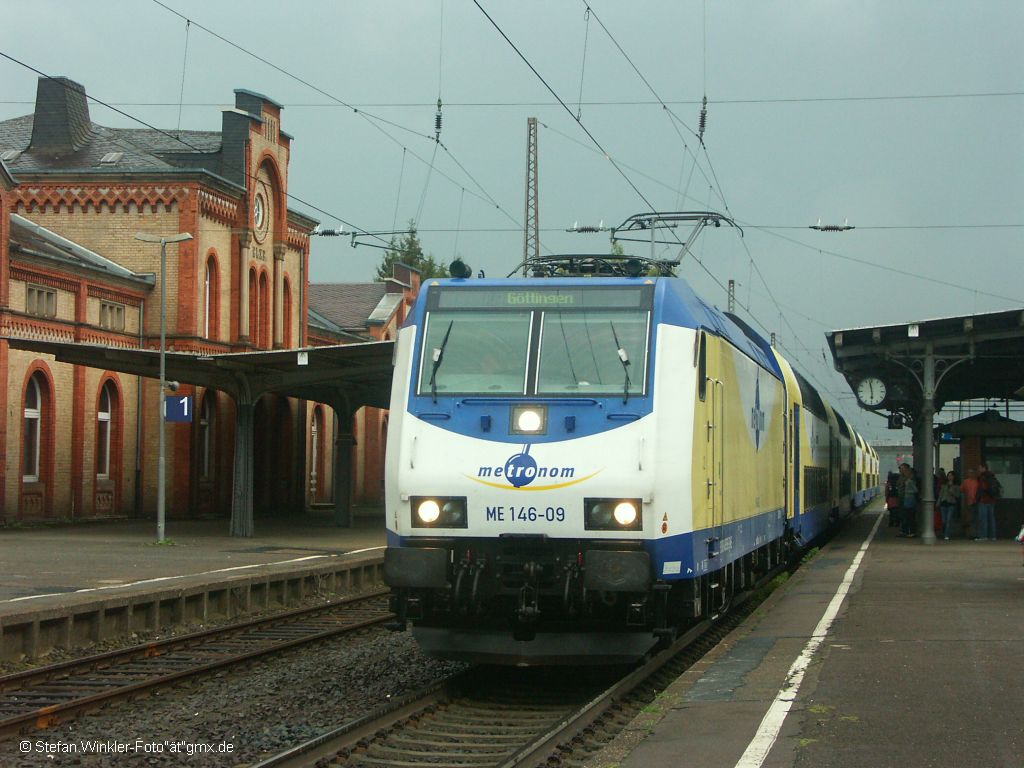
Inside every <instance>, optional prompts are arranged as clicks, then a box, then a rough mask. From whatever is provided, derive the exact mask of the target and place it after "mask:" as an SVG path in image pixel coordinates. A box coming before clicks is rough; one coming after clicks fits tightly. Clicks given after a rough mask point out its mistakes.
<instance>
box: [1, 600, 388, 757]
mask: <svg viewBox="0 0 1024 768" xmlns="http://www.w3.org/2000/svg"><path fill="white" fill-rule="evenodd" d="M387 594H388V590H386V589H384V590H376V591H374V592H369V593H364V594H361V595H357V596H352V597H346V598H343V599H341V600H336V601H333V602H330V603H325V604H323V605H318V606H315V607H312V608H301V609H297V610H292V611H287V612H285V613H280V614H277V615H274V616H269V617H263V618H259V619H254V620H249V621H245V622H240V623H237V624H230V625H227V626H223V627H218V628H215V629H210V630H205V631H202V632H195V633H192V634H188V635H182V636H179V637H174V638H168V639H167V640H162V641H159V642H155V643H146V644H143V645H137V646H133V647H131V648H127V649H123V650H118V651H111V652H108V653H102V654H97V655H93V656H87V657H84V658H81V659H75V660H72V661H66V662H61V663H59V664H53V665H50V666H46V667H40V668H38V669H32V670H28V671H25V672H17V673H14V674H10V675H4V676H0V739H2V738H4V737H7V736H11V735H13V734H17V733H24V732H26V731H29V730H33V729H41V728H50V727H53V726H55V725H57V724H59V723H62V722H65V721H67V720H69V719H72V718H74V717H77V716H78V715H80V714H82V713H83V712H85V711H88V710H91V709H95V708H97V707H99V706H105V705H107V704H109V703H111V702H114V701H116V700H119V699H126V698H133V697H136V696H141V695H146V694H148V693H149V692H150V691H152V690H153V689H155V688H157V687H160V686H164V685H168V684H171V683H177V682H180V681H182V680H185V679H187V678H194V677H199V676H202V675H206V674H209V673H211V672H213V671H216V670H220V669H224V668H226V667H229V666H232V665H235V664H240V663H243V662H248V661H252V660H254V659H258V658H260V657H262V656H267V655H269V654H274V653H279V652H281V651H284V650H287V649H290V648H295V647H297V646H300V645H306V644H308V643H314V642H317V641H320V640H326V639H329V638H332V637H335V636H338V635H342V634H345V633H349V632H354V631H356V630H359V629H363V628H365V627H371V626H374V625H377V624H382V623H384V622H386V621H388V620H390V619H392V618H393V614H390V613H388V611H387V599H386V596H387Z"/></svg>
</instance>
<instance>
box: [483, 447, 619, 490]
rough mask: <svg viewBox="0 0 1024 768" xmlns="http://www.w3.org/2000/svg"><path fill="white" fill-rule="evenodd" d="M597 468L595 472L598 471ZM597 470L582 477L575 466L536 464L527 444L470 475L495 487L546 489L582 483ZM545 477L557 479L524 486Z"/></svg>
mask: <svg viewBox="0 0 1024 768" xmlns="http://www.w3.org/2000/svg"><path fill="white" fill-rule="evenodd" d="M600 471H601V470H598V471H597V472H600ZM597 472H592V473H590V474H589V475H586V476H584V477H576V467H573V466H564V465H563V466H559V465H548V466H542V465H538V463H537V460H536V459H535V458H533V456H531V455H530V454H529V446H527V448H526V450H524V451H523V452H522V453H517V454H514V455H512V456H509V458H508V459H507V460H506V461H505V463H504V464H498V465H486V464H485V465H484V466H481V467H480V468H479V469H478V470H477V473H476V477H472V476H471V477H472V479H473V480H476V481H477V482H479V483H483V484H484V485H490V486H493V487H495V488H508V487H510V486H511V487H512V488H519V489H523V490H538V491H539V490H547V489H550V488H563V487H565V486H567V485H574V484H576V483H582V482H583V481H584V480H587V479H589V478H591V477H593V476H594V475H596V474H597ZM481 478H493V479H494V480H495V481H501V480H504V482H494V481H488V480H484V479H481ZM538 479H546V480H549V481H551V480H559V481H562V482H557V483H555V484H551V483H547V484H543V485H537V486H534V487H533V488H526V486H528V485H530V484H531V483H533V481H534V480H538ZM565 481H568V482H565Z"/></svg>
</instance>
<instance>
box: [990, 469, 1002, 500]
mask: <svg viewBox="0 0 1024 768" xmlns="http://www.w3.org/2000/svg"><path fill="white" fill-rule="evenodd" d="M988 495H989V496H991V497H992V498H993V499H1001V498H1002V497H1003V484H1002V483H1000V482H999V478H997V477H996V476H995V475H990V476H989V480H988Z"/></svg>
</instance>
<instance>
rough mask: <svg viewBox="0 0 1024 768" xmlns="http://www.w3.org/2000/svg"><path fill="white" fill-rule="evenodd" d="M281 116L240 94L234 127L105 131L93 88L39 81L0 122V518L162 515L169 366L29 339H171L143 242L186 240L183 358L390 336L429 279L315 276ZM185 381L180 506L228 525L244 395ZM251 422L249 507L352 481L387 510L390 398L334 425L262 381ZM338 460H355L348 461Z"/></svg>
mask: <svg viewBox="0 0 1024 768" xmlns="http://www.w3.org/2000/svg"><path fill="white" fill-rule="evenodd" d="M281 113H282V107H281V105H280V104H277V103H275V102H274V101H272V100H271V99H268V98H267V97H265V96H261V95H259V94H257V93H253V92H250V91H246V90H236V91H235V106H234V108H232V109H226V110H224V112H223V120H222V128H221V130H220V131H184V130H183V131H173V130H168V131H161V130H152V129H137V128H133V129H124V128H107V127H104V126H101V125H97V124H96V123H93V122H92V121H91V119H90V115H89V106H88V99H87V97H86V93H85V89H84V88H83V87H82V86H81V85H79V84H77V83H75V82H73V81H71V80H68V79H66V78H41V79H40V80H39V84H38V91H37V97H36V104H35V110H34V112H33V114H30V115H25V116H23V117H17V118H14V119H11V120H5V121H2V122H0V377H2V379H3V385H2V387H0V524H11V523H15V522H19V521H34V520H59V519H75V520H78V519H88V518H109V517H153V516H154V515H155V513H156V506H157V456H158V434H159V421H158V419H159V403H160V398H161V392H160V388H159V381H158V379H157V378H152V377H147V376H143V375H137V374H135V373H126V372H125V371H126V370H129V369H126V368H125V367H123V366H120V367H119V366H113V367H112V368H111V369H110V370H106V369H104V368H103V367H94V366H93V367H86V366H84V365H74V364H71V363H67V362H61V361H59V360H58V359H57V357H59V355H58V356H55V355H54V354H47V353H45V352H40V351H38V349H36V350H33V349H31V348H26V344H25V343H24V342H23V341H22V342H19V340H34V341H37V342H47V343H49V342H53V343H63V344H67V343H79V344H91V345H103V346H104V347H107V348H109V349H110V350H112V351H111V352H109V354H111V355H113V354H115V352H114V351H127V350H135V352H131V353H129V352H124V354H135V355H138V354H146V353H143V352H141V351H142V350H157V349H158V348H159V340H160V295H161V286H160V284H159V277H160V244H159V243H156V244H154V243H152V242H143V241H140V240H139V239H137V237H136V235H137V234H139V233H143V234H149V235H155V236H158V237H172V236H174V235H176V234H178V233H185V232H187V233H190V234H191V235H192V236H193V239H192V240H190V241H186V242H181V243H172V244H168V245H167V259H166V295H167V302H166V317H167V320H166V327H167V331H166V337H167V350H168V352H169V354H176V355H178V356H179V357H180V355H182V354H190V355H194V356H195V359H196V360H197V361H198V360H204V359H205V360H212V359H214V358H215V357H216V356H219V355H225V354H228V353H243V352H258V351H261V350H266V351H268V353H269V352H270V351H274V350H277V351H286V350H289V349H295V348H303V347H304V348H310V347H317V346H320V345H323V346H325V347H326V346H327V345H339V344H344V345H348V344H350V343H358V342H367V341H373V340H388V339H391V338H393V337H394V336H395V334H396V331H397V328H398V326H400V325H401V323H402V322H403V321H404V319H405V316H406V313H407V312H408V310H409V308H410V306H411V304H412V302H413V301H414V300H415V296H416V293H417V291H418V289H419V274H418V273H416V272H415V271H413V270H410V269H408V268H402V267H397V268H396V274H395V277H394V278H393V279H392V280H390V281H387V282H383V283H380V282H378V283H368V284H355V285H352V284H345V285H310V283H309V257H310V234H311V232H312V231H313V230H314V227H315V226H316V224H317V222H316V221H315V220H313V219H311V218H309V217H307V216H305V215H303V214H301V213H298V212H296V211H292V210H289V208H288V204H287V200H288V197H287V194H288V163H289V159H290V156H291V144H292V137H291V136H289V135H288V134H287V133H285V132H284V131H282V130H281ZM38 346H39V345H38V344H37V347H38ZM345 349H350V348H349V347H346V348H345ZM149 354H151V353H149ZM292 356H294V353H293V354H292ZM232 357H237V355H233V356H232ZM245 357H248V358H249V359H250V362H251V361H252V360H256V359H258V360H262V359H263V358H261V357H259V356H252V355H249V356H245ZM300 357H301V356H300ZM190 359H191V358H190ZM168 370H170V369H168ZM169 378H171V377H170V376H169ZM182 380H183V381H185V379H184V377H183V378H182ZM176 394H178V395H191V396H192V397H193V401H192V402H193V404H194V406H193V407H194V419H193V420H192V421H191V423H168V424H167V427H166V451H167V453H166V455H167V460H166V466H167V483H166V510H167V516H168V517H170V518H175V517H178V518H181V517H200V516H225V517H226V516H227V515H228V514H229V512H230V511H231V505H232V497H233V495H234V494H235V492H236V490H237V489H236V488H234V487H233V461H234V458H233V454H234V447H235V421H236V406H235V402H234V401H233V400H232V398H231V397H228V396H227V395H226V394H225V392H223V391H219V390H218V389H216V388H213V387H205V388H204V387H201V386H193V385H189V384H185V383H183V384H182V386H181V388H180V389H179V390H178V392H177V393H176ZM252 418H253V434H254V440H253V441H252V442H253V467H252V508H253V512H254V513H255V514H256V515H261V514H263V515H268V514H269V515H275V516H283V515H289V514H298V513H301V512H303V511H305V510H308V509H310V508H312V507H315V506H317V505H320V504H330V503H332V500H334V499H336V498H337V497H338V495H339V494H342V495H344V497H345V498H346V499H347V502H350V503H353V504H356V505H360V504H363V505H369V506H373V505H379V504H381V503H382V502H383V475H382V473H383V451H384V442H385V435H386V429H387V415H386V412H385V411H383V410H381V409H378V408H370V407H362V408H359V409H358V410H355V409H353V412H352V413H348V414H345V416H344V418H342V419H340V420H339V418H338V415H337V413H336V411H335V410H334V409H332V408H331V407H330V406H329V405H326V404H323V403H320V402H316V401H313V400H304V399H300V398H296V397H289V396H286V395H282V394H276V393H268V394H264V395H263V396H262V397H260V398H259V399H258V400H257V401H256V403H255V406H254V411H253V417H252ZM336 451H337V452H343V451H349V452H351V455H350V456H349V457H345V458H346V460H345V461H342V462H337V461H336V458H337V457H336V456H335V452H336ZM339 466H340V467H342V468H343V469H344V470H346V472H345V475H344V476H337V477H336V476H335V475H336V472H335V471H333V470H336V468H337V467H339Z"/></svg>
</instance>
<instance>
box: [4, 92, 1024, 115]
mask: <svg viewBox="0 0 1024 768" xmlns="http://www.w3.org/2000/svg"><path fill="white" fill-rule="evenodd" d="M1021 96H1024V91H992V92H978V93H932V94H893V95H889V96H886V95H874V96H793V97H786V96H779V97H775V98H760V99H740V98H735V99H723V98H716V99H715V104H717V105H718V106H723V105H743V104H816V103H833V102H861V101H865V102H866V101H929V100H945V99H992V98H1019V97H1021ZM32 103H33V102H31V101H26V100H24V99H0V104H11V105H18V104H20V105H28V106H30V105H31V104H32ZM111 103H112V104H114V105H116V106H118V107H177V106H178V102H176V101H173V102H172V101H115V102H111ZM700 103H701V99H699V98H693V99H668V100H666V101H665V102H664V104H666V105H668V106H671V107H686V106H693V105H700ZM432 105H433V102H426V101H376V102H361V103H358V104H356V103H352V104H341V103H338V102H335V101H321V102H287V103H285V104H282V106H284V107H286V108H288V109H320V108H324V107H327V108H332V109H337V108H343V109H359V110H365V109H368V108H372V109H408V108H421V107H429V106H432ZM185 106H186V107H222V106H224V105H223V104H222V103H220V102H217V101H186V102H185ZM445 106H447V107H459V108H476V107H479V108H484V109H491V108H494V107H510V108H520V107H529V108H531V109H542V108H544V107H558V106H559V104H558V102H556V101H449V102H445ZM582 106H584V107H622V108H629V109H632V108H633V107H661V106H662V102H660V101H650V100H646V99H604V100H592V101H584V102H582Z"/></svg>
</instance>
